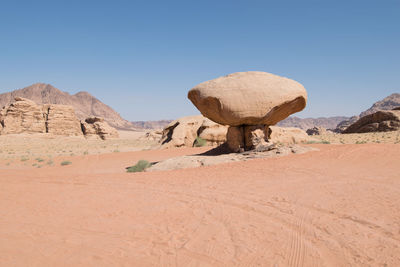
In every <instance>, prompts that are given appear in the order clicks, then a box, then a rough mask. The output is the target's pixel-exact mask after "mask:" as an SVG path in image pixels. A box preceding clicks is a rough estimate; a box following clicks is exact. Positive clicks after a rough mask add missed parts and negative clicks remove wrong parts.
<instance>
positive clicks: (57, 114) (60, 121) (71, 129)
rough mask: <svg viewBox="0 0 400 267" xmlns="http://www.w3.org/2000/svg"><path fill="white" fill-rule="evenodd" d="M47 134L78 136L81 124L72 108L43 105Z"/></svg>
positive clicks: (80, 132) (80, 131)
mask: <svg viewBox="0 0 400 267" xmlns="http://www.w3.org/2000/svg"><path fill="white" fill-rule="evenodd" d="M43 109H44V110H45V116H46V117H47V119H46V129H47V131H46V132H47V133H49V134H54V135H67V136H80V135H82V129H81V124H80V122H79V120H78V118H77V117H76V115H75V111H74V109H73V107H71V106H67V105H43Z"/></svg>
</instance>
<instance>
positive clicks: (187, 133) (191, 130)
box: [161, 115, 204, 148]
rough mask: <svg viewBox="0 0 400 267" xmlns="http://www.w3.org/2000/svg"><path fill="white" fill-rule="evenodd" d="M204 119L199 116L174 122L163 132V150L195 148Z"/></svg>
mask: <svg viewBox="0 0 400 267" xmlns="http://www.w3.org/2000/svg"><path fill="white" fill-rule="evenodd" d="M203 119H204V118H203V116H201V115H199V116H188V117H183V118H180V119H177V120H175V121H172V122H171V123H170V124H168V125H167V127H165V129H164V130H163V133H162V138H161V146H162V147H163V148H170V147H182V146H190V147H191V146H193V143H194V140H195V139H196V137H197V130H198V129H199V128H200V126H201V124H202V123H203Z"/></svg>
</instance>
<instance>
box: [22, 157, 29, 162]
mask: <svg viewBox="0 0 400 267" xmlns="http://www.w3.org/2000/svg"><path fill="white" fill-rule="evenodd" d="M28 160H29V158H27V157H22V158H21V161H28Z"/></svg>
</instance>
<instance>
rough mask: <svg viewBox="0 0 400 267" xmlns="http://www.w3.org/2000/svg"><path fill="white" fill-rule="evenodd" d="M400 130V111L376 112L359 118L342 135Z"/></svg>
mask: <svg viewBox="0 0 400 267" xmlns="http://www.w3.org/2000/svg"><path fill="white" fill-rule="evenodd" d="M397 130H400V110H385V111H383V110H382V111H378V112H375V113H373V114H369V115H366V116H364V117H361V118H360V119H359V120H358V121H356V122H355V123H353V124H352V125H350V126H349V127H347V129H346V130H344V131H343V133H368V132H388V131H397Z"/></svg>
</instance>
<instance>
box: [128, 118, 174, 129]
mask: <svg viewBox="0 0 400 267" xmlns="http://www.w3.org/2000/svg"><path fill="white" fill-rule="evenodd" d="M170 122H172V120H160V121H132V124H133V126H134V127H135V128H140V129H163V128H164V127H165V126H167V125H168V124H169V123H170Z"/></svg>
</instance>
